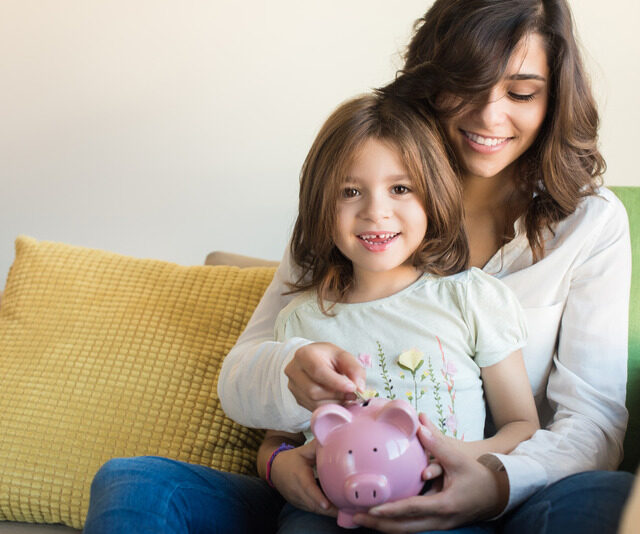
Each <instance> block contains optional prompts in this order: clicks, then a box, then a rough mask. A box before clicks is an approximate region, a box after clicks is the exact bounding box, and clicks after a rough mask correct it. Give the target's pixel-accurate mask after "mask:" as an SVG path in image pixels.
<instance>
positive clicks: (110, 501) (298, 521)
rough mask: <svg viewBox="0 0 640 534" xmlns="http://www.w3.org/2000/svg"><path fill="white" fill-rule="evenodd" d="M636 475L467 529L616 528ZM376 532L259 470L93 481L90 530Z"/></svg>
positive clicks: (563, 491) (145, 463)
mask: <svg viewBox="0 0 640 534" xmlns="http://www.w3.org/2000/svg"><path fill="white" fill-rule="evenodd" d="M633 479H634V477H633V476H632V475H631V474H629V473H623V472H610V471H589V472H586V473H580V474H577V475H573V476H570V477H567V478H565V479H563V480H560V481H558V482H556V483H555V484H552V485H551V486H549V487H547V488H545V489H543V490H540V491H539V492H538V493H536V494H534V495H533V496H531V497H530V498H529V499H528V500H527V501H526V502H525V503H523V504H522V505H521V506H519V507H518V508H516V509H515V510H512V511H510V512H509V513H508V514H505V516H504V517H502V518H501V519H499V520H497V521H490V522H483V523H479V524H476V525H469V526H466V527H461V528H458V529H455V530H452V531H448V532H455V533H460V534H462V533H464V534H481V533H482V534H485V533H487V534H488V533H506V534H545V533H546V534H572V533H574V532H576V533H580V534H590V533H594V534H608V533H612V534H614V533H615V532H616V530H617V527H618V522H619V520H620V513H621V510H622V507H623V506H624V502H625V501H626V499H627V497H628V495H629V492H630V489H631V485H632V483H633ZM245 532H246V533H248V534H260V533H265V534H266V533H273V534H275V533H278V534H316V533H318V534H319V533H322V534H334V533H335V534H339V533H342V534H344V533H346V532H352V533H353V534H369V533H371V532H372V531H371V530H367V529H354V530H345V529H342V528H340V527H338V526H337V525H336V522H335V519H334V518H332V517H325V516H320V515H316V514H311V513H308V512H304V511H302V510H299V509H297V508H295V507H293V506H291V505H290V504H285V502H284V501H283V499H282V497H280V495H279V494H278V492H277V491H275V490H274V489H272V488H270V487H269V486H268V485H267V484H266V483H265V482H264V481H263V480H260V479H258V478H255V477H250V476H245V475H237V474H232V473H225V472H222V471H216V470H214V469H210V468H208V467H203V466H199V465H191V464H186V463H183V462H177V461H175V460H169V459H166V458H157V457H140V458H121V459H114V460H110V461H109V462H107V463H106V464H105V465H104V466H102V468H101V469H100V470H99V471H98V473H97V474H96V476H95V478H94V480H93V484H92V486H91V502H90V505H89V513H88V515H87V520H86V524H85V529H84V533H85V534H106V533H109V534H120V533H122V534H125V533H126V534H142V533H145V534H146V533H149V534H152V533H153V534H169V533H171V534H189V533H190V534H195V533H212V534H227V533H229V534H232V533H233V534H239V533H245Z"/></svg>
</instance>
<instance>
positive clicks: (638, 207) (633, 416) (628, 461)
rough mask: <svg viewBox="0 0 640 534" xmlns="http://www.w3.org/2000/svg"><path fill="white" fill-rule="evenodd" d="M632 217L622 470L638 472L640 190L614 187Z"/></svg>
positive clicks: (630, 219) (639, 402) (639, 424)
mask: <svg viewBox="0 0 640 534" xmlns="http://www.w3.org/2000/svg"><path fill="white" fill-rule="evenodd" d="M611 189H612V190H613V191H614V192H615V194H616V195H618V198H620V200H622V202H623V203H624V205H625V207H626V208H627V214H628V215H629V225H630V227H631V251H632V262H633V274H632V277H631V299H630V305H629V366H628V370H629V380H628V383H627V408H628V409H629V426H628V428H627V435H626V437H625V440H624V460H623V461H622V465H621V466H620V469H624V470H625V471H631V472H635V471H636V469H637V468H638V465H639V464H640V187H612V188H611Z"/></svg>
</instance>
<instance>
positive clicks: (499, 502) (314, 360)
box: [218, 0, 631, 532]
mask: <svg viewBox="0 0 640 534" xmlns="http://www.w3.org/2000/svg"><path fill="white" fill-rule="evenodd" d="M383 91H385V92H390V93H393V94H396V95H400V96H401V97H403V98H405V99H407V100H409V101H411V102H413V103H414V104H415V105H416V106H424V108H425V109H426V110H428V111H429V112H432V113H435V115H436V117H438V118H439V119H440V121H441V124H442V127H443V129H444V131H445V133H446V137H447V139H448V141H449V144H450V149H451V154H452V159H453V161H454V162H455V163H456V164H457V167H458V171H459V174H460V176H461V179H462V181H463V187H464V204H465V212H466V222H465V227H466V231H467V235H468V239H469V246H470V251H471V265H472V266H476V267H479V268H482V269H483V270H484V271H485V272H488V273H490V274H493V275H495V276H496V277H498V278H500V279H501V280H502V281H503V282H505V283H506V284H507V285H508V286H510V287H511V289H512V290H513V291H514V292H515V293H516V295H517V296H518V297H519V300H520V303H521V304H522V305H523V307H524V308H525V313H526V315H527V319H528V323H529V334H530V335H529V339H530V342H529V345H528V346H527V347H525V349H524V357H525V362H526V365H527V369H528V372H529V377H530V381H531V383H532V386H533V391H534V395H535V396H536V403H537V406H538V411H539V414H540V418H541V423H542V425H543V430H541V431H538V432H537V433H536V434H535V435H534V437H533V438H532V439H530V440H528V441H526V442H525V443H523V444H522V445H520V446H519V447H518V448H517V449H516V450H515V451H514V452H513V453H512V454H510V455H489V456H486V457H482V458H480V461H479V462H473V461H467V460H466V459H465V458H463V457H462V456H460V455H458V454H456V451H454V450H451V448H450V447H447V446H446V445H445V444H444V443H443V442H442V441H441V440H439V439H438V436H437V433H434V434H433V438H432V439H431V440H430V442H429V448H430V449H431V451H432V452H433V454H434V455H435V456H436V457H437V458H438V460H439V461H440V462H441V464H442V466H443V468H444V489H443V491H442V492H441V493H439V494H436V495H434V496H429V497H427V496H423V497H417V498H415V499H411V500H408V501H400V502H398V503H393V504H388V505H385V506H382V507H379V508H378V509H376V510H374V511H372V513H370V514H368V515H361V516H357V517H356V520H357V521H359V522H360V524H362V525H364V526H367V527H371V528H376V529H380V530H383V531H385V532H401V531H412V532H416V531H423V530H431V529H442V528H451V527H455V526H458V525H461V524H464V523H468V522H471V521H476V520H479V519H488V518H491V517H494V516H496V515H498V514H501V513H503V514H504V515H503V517H502V519H501V524H502V526H503V527H504V528H506V529H508V530H511V529H513V531H515V530H516V529H519V530H524V531H525V532H546V531H556V530H557V531H563V532H574V531H578V530H577V529H578V528H579V529H581V530H580V531H581V532H584V531H591V530H593V531H599V532H602V531H605V532H606V531H615V528H616V525H617V521H618V516H619V510H620V507H621V505H622V502H623V501H624V499H625V496H626V495H627V492H628V487H629V484H630V480H631V476H630V475H627V474H625V473H607V472H589V473H583V472H587V471H590V470H596V469H615V468H616V466H617V465H618V463H619V461H620V459H621V453H622V440H623V436H624V430H625V427H626V420H627V413H626V409H625V407H624V400H625V398H624V391H625V382H626V359H627V310H628V294H629V280H630V247H629V235H628V227H627V221H626V214H625V212H624V209H623V208H622V206H621V204H620V203H619V202H618V201H617V199H616V198H615V197H614V196H613V195H612V194H611V193H610V192H609V191H607V190H606V189H598V185H599V181H600V175H601V174H602V172H603V171H604V161H603V159H602V157H601V155H600V153H599V152H598V150H597V146H596V141H597V127H598V114H597V111H596V108H595V104H594V100H593V97H592V95H591V92H590V88H589V85H588V83H587V80H586V76H585V73H584V70H583V66H582V63H581V60H580V55H579V52H578V49H577V45H576V42H575V38H574V36H573V29H572V20H571V13H570V10H569V7H568V5H567V2H566V1H564V0H552V1H542V0H502V1H489V0H472V1H470V0H437V1H436V2H435V3H434V5H433V6H432V8H431V9H430V10H429V11H428V12H427V14H426V15H425V17H424V18H423V19H421V20H420V21H419V24H418V26H417V31H416V33H415V35H414V37H413V39H412V41H411V43H410V45H409V49H408V53H407V56H406V64H405V68H404V70H403V71H402V73H401V74H400V75H399V76H398V78H397V79H396V81H395V82H394V83H393V84H391V85H390V86H388V87H387V88H385V89H383ZM301 274H302V272H301V270H300V269H299V268H298V267H297V266H296V265H294V263H293V261H292V259H291V257H290V256H289V254H285V257H284V259H283V262H282V264H281V266H280V268H279V269H278V271H277V273H276V276H275V278H274V281H273V283H272V285H271V286H270V288H269V289H268V291H267V293H266V294H265V296H264V298H263V300H262V302H261V303H260V305H259V307H258V309H257V310H256V312H255V314H254V317H253V318H252V320H251V322H250V323H249V325H248V327H247V329H246V331H245V332H244V333H243V335H242V336H241V337H240V339H239V340H238V343H237V345H236V347H234V349H233V350H232V352H231V353H230V354H229V356H228V357H227V359H226V360H225V363H224V365H223V369H222V372H221V375H220V380H219V386H218V387H219V395H220V398H221V401H222V403H223V406H224V408H225V411H226V412H227V413H228V414H229V415H230V417H232V418H233V419H236V420H237V421H239V422H241V423H243V424H246V425H249V426H258V427H270V428H275V429H281V430H285V431H298V430H300V429H301V426H302V425H303V422H304V421H305V420H307V419H308V416H309V413H308V410H312V409H314V408H315V407H317V406H318V405H320V404H322V403H324V402H330V401H332V402H341V401H343V400H344V399H345V398H349V397H350V396H352V395H353V391H354V389H355V387H356V386H357V385H361V384H360V382H362V381H363V380H364V373H363V371H362V369H361V367H360V366H359V364H358V363H357V362H356V361H355V359H354V358H353V356H351V355H349V354H345V353H344V352H342V351H341V349H340V348H339V347H334V346H331V345H327V344H313V343H312V344H310V343H308V342H307V341H306V340H304V339H292V340H289V341H288V342H287V343H285V344H277V343H274V342H272V341H269V340H270V339H273V337H272V336H273V325H274V321H275V318H276V315H277V313H278V312H279V310H280V309H282V308H283V307H284V306H285V305H286V303H287V302H288V301H289V299H290V298H291V297H290V296H287V295H286V292H287V289H288V286H287V283H288V282H295V281H296V280H297V278H299V277H300V276H301ZM267 377H268V379H267ZM255 384H268V387H264V386H261V387H260V388H258V387H256V386H255ZM292 421H293V423H292ZM275 466H277V463H274V468H275ZM577 473H583V474H579V475H576V474H577ZM571 475H573V476H571ZM566 477H568V478H566ZM577 488H579V490H577ZM523 503H524V504H523ZM543 524H544V525H546V526H544V525H543ZM483 528H484V527H483ZM487 528H489V527H487ZM545 529H549V530H545Z"/></svg>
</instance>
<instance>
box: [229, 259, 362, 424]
mask: <svg viewBox="0 0 640 534" xmlns="http://www.w3.org/2000/svg"><path fill="white" fill-rule="evenodd" d="M296 277H297V272H296V270H295V269H294V267H293V262H292V258H291V255H290V252H289V248H288V247H287V252H286V253H285V255H284V258H283V260H282V262H281V263H280V266H279V267H278V269H277V270H276V273H275V275H274V277H273V281H272V282H271V284H270V285H269V287H268V288H267V291H266V292H265V294H264V296H263V297H262V299H261V300H260V303H259V304H258V306H257V308H256V310H255V312H254V313H253V316H252V317H251V319H250V320H249V323H248V324H247V327H246V328H245V330H244V332H243V333H242V334H241V335H240V337H239V338H238V341H237V342H236V344H235V346H234V347H233V348H232V349H231V352H229V354H228V355H227V356H226V358H225V359H224V362H223V363H222V368H221V370H220V377H219V379H218V396H219V398H220V402H221V404H222V408H223V410H224V411H225V413H226V414H227V415H228V416H229V417H230V418H231V419H233V420H234V421H237V422H238V423H240V424H242V425H245V426H249V427H253V428H264V427H269V428H273V429H278V430H284V431H288V432H299V431H300V430H303V429H304V428H305V427H307V426H308V424H309V419H310V418H311V412H310V411H311V410H313V409H314V408H315V407H317V406H318V405H319V404H322V403H325V402H343V401H344V400H345V398H349V395H352V394H353V392H354V391H355V388H356V384H360V383H362V384H364V381H365V371H364V369H363V367H362V366H361V365H360V364H359V363H358V362H357V360H356V359H355V357H353V356H352V355H350V354H348V353H346V352H344V351H343V350H342V349H340V348H339V347H336V346H335V345H332V346H328V345H329V344H327V343H311V342H310V341H309V340H306V339H302V338H291V339H287V340H286V341H283V342H277V341H275V340H274V328H275V322H276V317H277V316H278V313H279V312H280V310H282V309H283V308H284V307H285V306H286V305H287V304H288V303H289V302H290V301H291V300H292V298H293V295H285V294H284V293H286V292H287V291H288V290H289V287H288V286H287V282H290V281H292V280H295V279H296Z"/></svg>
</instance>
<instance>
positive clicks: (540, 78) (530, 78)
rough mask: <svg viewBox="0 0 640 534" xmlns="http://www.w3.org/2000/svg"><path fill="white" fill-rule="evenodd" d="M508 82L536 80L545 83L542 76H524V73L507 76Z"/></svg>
mask: <svg viewBox="0 0 640 534" xmlns="http://www.w3.org/2000/svg"><path fill="white" fill-rule="evenodd" d="M507 79H508V80H515V81H517V80H538V81H541V82H546V81H547V79H546V78H545V77H544V76H540V74H526V73H518V74H512V75H511V76H507Z"/></svg>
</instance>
